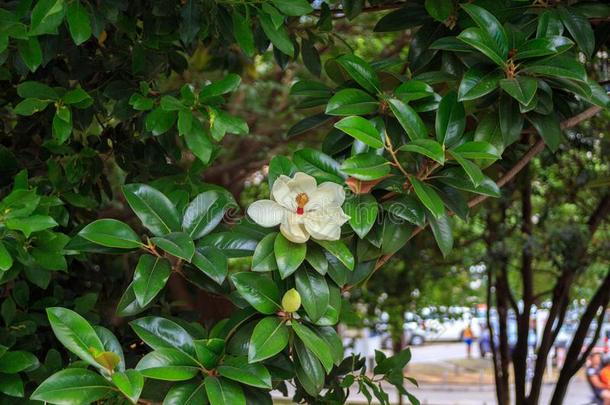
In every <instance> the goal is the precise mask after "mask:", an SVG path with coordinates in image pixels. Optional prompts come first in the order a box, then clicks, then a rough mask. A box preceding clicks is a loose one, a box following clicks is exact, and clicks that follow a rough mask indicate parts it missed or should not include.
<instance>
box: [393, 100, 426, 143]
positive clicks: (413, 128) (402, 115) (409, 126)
mask: <svg viewBox="0 0 610 405" xmlns="http://www.w3.org/2000/svg"><path fill="white" fill-rule="evenodd" d="M388 104H389V106H390V109H391V110H392V114H394V116H395V117H396V119H397V120H398V122H399V123H400V125H401V126H402V127H403V128H404V130H405V131H406V132H407V135H408V136H409V139H411V140H415V139H419V138H427V137H428V130H427V129H426V126H425V125H424V122H423V121H422V119H421V118H420V117H419V115H417V113H416V112H415V110H414V109H413V108H411V107H410V106H408V105H406V104H405V103H403V102H402V101H400V100H397V99H395V98H391V99H389V100H388Z"/></svg>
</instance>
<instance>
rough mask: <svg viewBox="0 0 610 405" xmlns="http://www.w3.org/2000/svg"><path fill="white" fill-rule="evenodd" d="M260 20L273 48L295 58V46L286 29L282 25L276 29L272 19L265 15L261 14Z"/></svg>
mask: <svg viewBox="0 0 610 405" xmlns="http://www.w3.org/2000/svg"><path fill="white" fill-rule="evenodd" d="M258 20H259V22H260V23H261V27H262V28H263V31H264V32H265V35H266V36H267V38H269V40H270V41H271V43H272V44H273V46H274V47H276V48H277V49H278V50H280V51H282V52H283V53H285V54H286V55H288V56H294V45H293V43H292V40H291V39H290V36H289V35H288V31H287V30H286V27H285V26H284V25H283V24H282V25H281V26H279V27H277V28H276V27H275V26H274V24H273V22H272V21H271V17H270V16H269V15H268V14H265V13H260V14H259V15H258Z"/></svg>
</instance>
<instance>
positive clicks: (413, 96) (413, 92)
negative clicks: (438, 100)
mask: <svg viewBox="0 0 610 405" xmlns="http://www.w3.org/2000/svg"><path fill="white" fill-rule="evenodd" d="M394 95H395V96H396V97H398V98H399V99H401V100H402V101H403V102H405V103H408V102H409V101H416V100H421V99H423V98H428V97H433V96H434V95H435V93H434V89H433V88H432V86H430V85H429V84H428V83H426V82H423V81H420V80H409V81H406V82H404V83H402V84H401V85H400V86H398V87H397V88H396V89H394Z"/></svg>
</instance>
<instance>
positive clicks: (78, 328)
mask: <svg viewBox="0 0 610 405" xmlns="http://www.w3.org/2000/svg"><path fill="white" fill-rule="evenodd" d="M47 316H48V317H49V323H50V324H51V328H52V329H53V333H55V336H56V337H57V339H58V340H59V341H60V342H61V343H62V344H63V345H64V346H65V347H66V349H68V350H70V351H71V352H72V353H74V354H75V355H77V356H78V357H80V358H81V359H83V360H84V361H86V362H87V363H89V364H91V365H92V366H99V364H98V362H97V361H96V360H95V358H94V356H95V355H97V354H99V353H102V352H104V351H105V349H104V345H103V344H102V341H101V340H100V338H99V337H98V335H97V334H96V333H95V330H94V329H93V327H91V325H90V324H89V322H87V321H86V320H85V318H83V317H82V316H80V315H79V314H77V313H76V312H74V311H71V310H69V309H66V308H60V307H53V308H47Z"/></svg>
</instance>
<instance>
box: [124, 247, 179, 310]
mask: <svg viewBox="0 0 610 405" xmlns="http://www.w3.org/2000/svg"><path fill="white" fill-rule="evenodd" d="M171 272H172V269H171V266H170V264H169V262H168V261H167V260H166V259H163V258H161V257H155V256H151V255H142V256H140V260H139V261H138V265H137V266H136V270H135V272H134V275H133V291H134V292H135V294H136V299H137V300H138V304H139V305H140V306H142V307H145V306H146V305H148V304H149V303H150V302H151V301H152V300H153V299H154V298H155V297H156V296H157V294H159V291H161V290H162V289H163V287H165V284H166V283H167V280H168V279H169V275H170V274H171Z"/></svg>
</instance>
